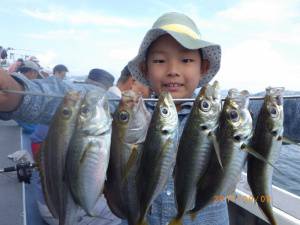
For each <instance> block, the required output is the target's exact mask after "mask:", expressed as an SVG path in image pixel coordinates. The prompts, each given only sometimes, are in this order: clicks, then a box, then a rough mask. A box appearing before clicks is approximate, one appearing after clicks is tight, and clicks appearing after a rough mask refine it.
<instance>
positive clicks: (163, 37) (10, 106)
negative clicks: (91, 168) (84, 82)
mask: <svg viewBox="0 0 300 225" xmlns="http://www.w3.org/2000/svg"><path fill="white" fill-rule="evenodd" d="M220 57H221V51H220V46H218V45H215V44H211V43H209V42H205V41H203V40H201V39H200V35H199V31H198V29H197V27H196V26H195V24H194V23H193V21H192V20H191V19H190V18H188V17H187V16H185V15H183V14H179V13H168V14H165V15H163V16H162V17H160V18H159V19H158V20H157V21H156V22H155V23H154V25H153V28H152V29H151V30H150V31H149V32H148V33H147V34H146V36H145V38H144V40H143V42H142V44H141V46H140V50H139V54H138V56H137V57H136V58H134V59H133V60H132V61H131V62H129V70H130V72H131V73H132V74H133V76H134V77H135V79H137V80H139V81H140V82H142V83H144V84H147V85H150V86H151V88H152V89H153V90H154V92H155V93H156V95H159V93H160V92H161V91H163V90H167V91H169V92H171V94H172V96H173V98H190V97H192V96H193V92H194V90H195V88H197V87H200V86H203V85H205V84H206V83H208V82H209V81H210V80H211V79H212V78H213V76H214V75H215V74H216V73H217V71H218V70H219V67H220ZM0 73H2V74H0V88H3V89H5V88H7V89H14V90H25V91H28V90H30V91H36V92H45V90H46V92H47V91H49V93H56V94H57V93H62V94H63V93H64V92H65V91H67V90H70V89H85V90H86V89H88V88H90V87H79V86H77V87H75V86H71V85H69V84H67V83H63V82H58V81H54V82H53V83H51V82H47V83H46V82H43V81H34V82H32V81H28V80H26V79H23V78H20V77H18V76H14V79H12V78H11V77H9V75H8V74H5V73H4V72H3V71H2V72H1V71H0ZM22 98H23V99H22ZM45 99H46V98H45V97H42V96H24V97H22V96H19V95H14V94H1V95H0V111H6V112H7V113H1V114H0V118H6V119H10V118H13V119H16V118H18V119H22V120H25V121H32V120H38V121H37V122H44V123H49V122H50V120H51V117H52V115H53V114H54V112H55V109H56V107H57V105H58V104H59V102H60V100H58V99H53V98H50V99H48V100H47V101H46V100H45ZM30 104H31V105H32V106H31V107H34V109H35V110H29V105H30ZM256 105H257V104H256ZM298 105H299V103H296V102H295V101H292V102H291V104H290V105H289V108H290V111H289V112H287V113H288V114H289V116H291V115H293V116H295V113H296V111H295V110H296V109H297V106H298ZM50 106H51V107H50ZM147 106H148V108H149V110H150V111H151V110H153V108H154V105H152V104H147ZM191 107H192V103H190V102H185V103H182V104H178V105H177V110H178V116H179V120H180V132H182V129H183V126H184V124H185V122H186V119H187V117H188V115H189V112H190V110H191ZM258 108H259V105H258V106H255V109H258ZM45 109H46V110H45ZM47 109H48V110H50V112H48V111H47ZM43 112H47V113H46V115H43ZM286 116H288V115H286ZM299 125H300V119H299V120H296V121H293V124H285V128H286V131H288V133H289V134H292V135H294V136H293V137H296V136H297V135H298V136H297V137H298V139H299V132H298V134H296V130H295V127H297V126H298V127H299ZM175 214H176V207H175V200H174V188H173V180H172V178H171V177H170V179H169V182H168V185H167V187H166V189H165V191H164V192H163V193H161V195H160V196H159V197H158V198H157V199H156V200H155V201H154V203H153V205H152V207H151V209H150V211H149V213H148V221H149V224H151V225H158V224H161V225H165V224H167V223H168V222H169V221H170V220H171V219H172V218H173V217H174V216H175ZM183 222H184V224H197V225H199V224H203V225H206V224H207V225H208V224H209V225H227V224H229V219H228V212H227V204H226V202H225V201H220V202H216V203H213V204H211V205H209V206H207V207H206V208H205V209H203V210H202V211H201V212H200V213H199V214H198V216H197V217H196V218H195V220H194V221H191V220H190V218H189V217H187V216H186V217H185V218H184V221H183Z"/></svg>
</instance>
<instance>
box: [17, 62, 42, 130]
mask: <svg viewBox="0 0 300 225" xmlns="http://www.w3.org/2000/svg"><path fill="white" fill-rule="evenodd" d="M39 71H40V67H39V66H38V65H37V64H36V63H34V62H32V61H24V62H23V63H21V64H20V66H19V68H18V69H17V71H16V72H20V73H22V74H23V75H24V76H25V77H27V78H28V79H29V80H33V79H42V78H43V76H42V75H41V74H40V73H39ZM16 122H17V123H18V124H19V126H21V127H22V130H23V133H24V134H26V135H31V134H32V133H33V132H34V130H35V128H36V124H33V123H24V122H22V121H19V120H16Z"/></svg>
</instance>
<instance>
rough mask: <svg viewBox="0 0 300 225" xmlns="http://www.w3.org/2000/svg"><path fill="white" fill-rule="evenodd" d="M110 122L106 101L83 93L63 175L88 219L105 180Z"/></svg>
mask: <svg viewBox="0 0 300 225" xmlns="http://www.w3.org/2000/svg"><path fill="white" fill-rule="evenodd" d="M111 122H112V119H111V116H110V113H109V108H108V101H107V99H106V98H105V97H102V93H101V92H98V91H90V92H87V94H86V95H85V98H84V99H83V102H82V105H81V108H80V112H79V115H78V118H77V124H76V128H75V131H74V135H73V137H72V140H71V141H70V145H69V150H68V154H67V162H66V168H67V175H66V176H67V178H68V183H69V186H70V189H71V192H72V195H73V197H74V200H75V202H76V203H77V204H78V205H80V206H81V207H82V208H83V209H84V210H85V211H86V212H87V213H88V214H89V215H91V216H93V215H96V213H95V212H93V208H94V206H95V203H96V202H97V200H98V198H99V197H100V196H101V194H102V191H103V185H104V180H105V178H106V170H107V167H108V162H109V151H110V141H111Z"/></svg>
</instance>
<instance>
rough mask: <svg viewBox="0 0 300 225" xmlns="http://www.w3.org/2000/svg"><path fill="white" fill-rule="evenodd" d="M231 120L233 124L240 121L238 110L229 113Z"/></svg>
mask: <svg viewBox="0 0 300 225" xmlns="http://www.w3.org/2000/svg"><path fill="white" fill-rule="evenodd" d="M229 118H230V120H232V121H233V122H237V121H238V120H239V114H238V112H237V111H236V110H231V111H230V112H229Z"/></svg>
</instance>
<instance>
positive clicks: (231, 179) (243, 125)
mask: <svg viewBox="0 0 300 225" xmlns="http://www.w3.org/2000/svg"><path fill="white" fill-rule="evenodd" d="M248 105H249V92H248V91H241V92H240V91H238V90H237V89H230V90H229V91H228V95H227V97H226V99H225V102H224V105H223V109H222V111H221V115H220V120H219V126H218V128H217V131H216V137H217V142H218V145H219V149H220V157H221V162H222V166H223V167H220V164H219V161H218V159H217V157H216V155H214V154H212V155H211V159H210V162H209V165H208V168H207V170H206V172H205V174H204V175H203V176H202V177H201V179H200V180H199V182H198V185H197V194H196V201H195V206H194V208H193V209H192V210H190V211H189V214H190V215H191V216H192V218H194V217H195V216H196V214H197V212H198V211H200V210H201V209H203V208H204V207H205V206H207V205H208V204H209V203H212V202H214V201H218V200H219V198H217V199H216V197H217V196H224V199H226V197H227V196H228V195H229V194H231V193H232V192H234V190H235V188H236V185H237V183H238V181H239V178H240V176H241V172H242V169H243V167H244V165H245V162H246V157H247V152H246V151H244V150H243V146H244V145H245V144H246V145H247V144H248V143H249V141H250V138H251V136H252V128H253V125H252V118H251V115H250V112H249V110H248Z"/></svg>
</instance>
